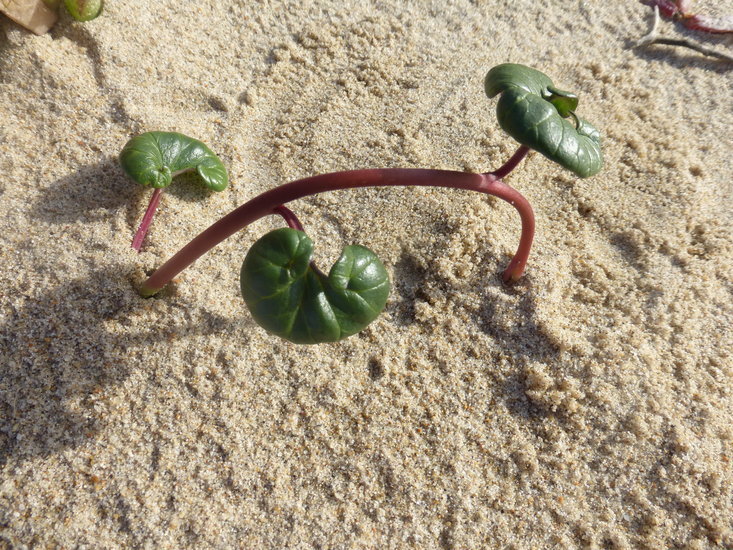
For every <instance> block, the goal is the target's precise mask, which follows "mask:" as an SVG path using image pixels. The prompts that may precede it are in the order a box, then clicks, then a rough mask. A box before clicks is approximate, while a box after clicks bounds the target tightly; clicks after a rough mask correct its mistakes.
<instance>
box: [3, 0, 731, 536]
mask: <svg viewBox="0 0 733 550" xmlns="http://www.w3.org/2000/svg"><path fill="white" fill-rule="evenodd" d="M712 4H713V2H712V1H710V2H707V3H706V2H703V1H700V2H699V3H698V7H699V8H700V9H707V7H706V6H711V5H712ZM717 7H718V9H719V10H720V11H727V12H729V13H733V2H731V1H726V2H723V3H719V4H717ZM710 9H712V8H710ZM650 15H651V11H650V9H649V8H647V7H646V6H643V5H641V4H639V3H638V2H635V1H631V0H628V1H625V2H601V1H596V0H593V1H590V0H588V1H574V0H573V1H565V0H551V1H547V2H537V1H536V0H512V1H509V0H506V1H503V2H489V1H468V0H462V1H456V2H446V1H442V2H441V1H434V2H429V1H425V2H410V3H407V2H400V1H397V0H388V1H383V2H357V1H350V0H349V1H347V2H331V3H327V2H316V1H312V0H308V1H305V2H277V1H260V2H256V1H252V2H244V1H227V2H218V1H214V0H209V1H200V2H180V1H175V0H165V1H159V0H145V1H137V2H133V1H131V0H130V1H112V0H110V1H109V2H108V4H107V7H106V10H105V11H104V12H103V14H102V15H101V16H100V17H99V18H98V19H96V20H94V21H91V22H89V23H85V24H81V23H76V22H74V21H72V20H71V19H70V18H69V17H68V15H62V17H61V18H60V20H59V22H58V23H57V25H56V26H55V27H54V28H53V29H52V30H51V32H50V33H48V34H46V35H43V36H35V35H33V34H31V33H29V32H26V31H25V30H23V29H21V28H20V27H18V26H17V25H16V24H14V23H12V22H10V21H9V20H7V19H5V18H2V20H1V21H0V41H2V42H1V43H0V71H1V74H2V78H1V79H0V115H1V117H0V118H1V120H0V174H1V175H0V224H2V225H1V229H2V231H1V233H0V234H1V237H0V258H1V261H0V288H1V289H2V300H1V301H0V353H1V362H0V468H2V469H1V470H0V547H8V548H151V549H152V548H156V549H157V548H171V549H180V548H196V549H200V548H428V549H430V548H437V549H473V548H516V549H524V548H537V549H542V548H576V547H577V548H579V547H583V548H586V547H588V548H654V549H657V548H691V549H695V548H699V549H702V548H733V519H732V518H733V393H732V390H733V388H732V385H733V364H732V360H731V356H733V329H732V328H731V327H732V326H733V296H732V293H733V238H732V237H733V235H732V233H731V226H732V223H731V222H733V215H732V214H731V204H732V202H731V201H732V200H733V196H732V195H733V183H732V182H733V155H731V128H732V127H733V109H731V103H732V100H731V95H732V93H733V85H732V82H733V72H732V71H731V67H730V65H725V64H723V63H722V62H719V61H716V60H711V59H709V58H706V57H703V56H701V55H699V54H697V53H695V52H693V51H688V50H680V49H675V48H671V47H665V46H655V47H651V48H648V49H638V48H634V47H633V46H634V42H635V41H636V40H637V39H638V38H639V37H641V36H642V35H643V34H645V33H646V32H647V30H648V26H649V22H650ZM661 30H662V32H663V33H664V34H667V35H669V36H678V37H679V36H682V37H687V38H691V39H694V40H700V41H702V42H703V43H706V44H708V45H711V46H713V47H715V48H718V49H720V50H721V51H727V52H729V53H731V52H733V46H732V45H731V44H730V42H726V41H725V40H724V39H722V38H716V37H711V36H705V35H701V34H700V33H692V32H689V31H685V30H684V29H682V28H681V27H679V26H676V25H675V24H674V23H672V22H669V21H665V22H663V24H662V28H661ZM503 62H516V63H524V64H527V65H530V66H533V67H535V68H537V69H540V70H542V71H543V72H546V73H547V74H548V75H550V76H551V77H552V78H553V80H554V81H555V83H556V84H557V85H558V86H559V87H560V88H563V89H569V90H574V91H576V92H578V93H579V94H580V98H581V103H580V107H579V112H580V114H581V116H583V117H585V118H587V119H588V120H590V121H592V122H593V123H594V124H595V125H597V126H598V127H599V128H600V129H601V130H602V132H603V135H604V137H605V141H604V151H605V156H606V165H605V168H604V170H603V171H602V172H601V173H600V174H599V175H597V176H594V177H592V178H589V179H584V180H582V179H579V178H577V177H575V176H574V175H572V174H571V173H570V172H567V171H564V170H563V169H562V168H560V167H559V166H558V165H555V164H553V163H551V162H550V161H548V160H546V159H545V158H544V157H542V156H540V155H539V154H532V155H530V157H529V158H528V159H527V160H525V162H524V163H522V165H521V166H520V167H519V168H518V169H517V170H516V171H515V172H514V173H513V174H512V175H511V176H510V177H509V178H508V180H507V182H508V183H510V184H512V185H514V186H516V187H517V188H518V189H519V190H520V191H521V192H522V193H524V194H525V196H527V198H528V199H529V200H530V201H531V202H532V204H533V206H534V208H535V211H536V214H537V224H538V234H537V237H536V242H535V248H534V250H533V254H532V256H531V258H530V263H529V266H528V271H527V275H526V277H525V278H523V280H522V281H521V282H520V283H519V284H517V285H515V286H514V287H511V288H507V287H505V286H503V285H502V284H501V283H500V281H499V278H498V274H499V273H500V272H501V270H502V269H503V268H504V266H505V265H506V263H507V262H508V260H509V258H510V257H511V254H512V253H513V251H514V249H515V247H516V244H517V239H518V235H519V222H518V217H517V215H516V213H515V211H514V210H513V209H512V208H511V207H510V206H508V205H506V204H505V203H503V202H501V201H498V200H487V199H486V198H485V197H482V196H479V195H477V194H471V193H468V192H463V191H450V190H440V189H428V190H426V189H415V188H408V189H386V188H381V189H364V190H357V191H345V192H338V193H332V194H330V195H321V196H316V197H312V198H309V199H305V200H302V201H298V202H297V203H293V204H292V207H293V208H294V209H295V211H296V212H297V213H298V215H299V216H300V218H301V220H302V221H303V222H304V224H305V226H306V228H307V230H308V232H309V234H310V235H311V237H312V238H313V239H314V241H315V243H316V254H317V257H318V258H319V263H321V264H323V265H330V262H332V261H333V260H334V259H335V258H336V257H337V255H338V253H339V251H340V249H341V248H342V247H343V246H344V245H346V244H351V243H359V244H362V245H365V246H368V247H370V248H371V249H373V250H374V251H376V252H377V253H378V254H379V256H380V257H381V258H382V260H383V261H384V263H385V265H386V266H387V269H388V271H389V273H390V277H391V278H392V280H393V290H392V294H391V296H390V299H389V302H388V305H387V308H386V311H385V312H384V313H383V314H382V315H381V316H380V317H379V318H378V319H377V320H376V321H375V322H374V323H373V324H372V325H370V326H369V327H368V328H367V329H366V330H364V331H363V332H362V333H360V334H358V335H356V336H354V337H352V338H349V339H347V340H345V341H343V342H340V343H337V344H326V345H318V346H295V345H292V344H289V343H287V342H284V341H281V340H278V339H275V338H273V337H271V336H268V334H266V333H265V332H264V331H263V330H262V329H260V328H259V327H258V326H256V325H255V323H254V322H253V321H252V319H251V317H250V316H249V314H248V312H247V311H246V310H245V306H244V304H243V302H242V300H241V297H240V296H239V288H238V274H239V266H240V265H241V262H242V259H243V257H244V254H245V252H246V250H247V249H248V247H249V246H250V245H251V244H252V243H253V242H254V240H255V239H257V238H259V237H260V236H261V235H263V234H264V233H265V232H266V231H268V230H269V229H272V228H274V227H278V226H280V225H281V224H282V222H281V221H280V220H278V219H275V218H274V217H270V218H267V219H265V220H262V221H259V222H257V223H256V224H254V225H253V226H252V227H251V228H250V229H248V230H246V231H243V232H242V233H240V234H237V235H235V236H234V237H232V238H230V239H229V240H227V241H225V242H224V243H223V244H222V245H220V246H219V247H217V248H216V249H215V250H214V251H212V252H211V253H209V254H208V255H206V256H204V257H203V258H202V259H201V260H199V261H198V262H197V263H196V264H195V265H194V266H192V267H190V268H189V269H187V270H186V271H184V272H183V273H182V274H181V275H180V276H179V277H178V278H177V280H176V283H175V284H174V285H172V287H171V288H169V289H168V290H166V292H164V293H163V295H162V296H161V297H160V298H158V299H150V300H143V299H141V298H140V297H138V295H137V293H136V291H135V289H134V284H137V283H139V282H140V281H141V280H142V279H143V278H144V275H145V272H146V271H149V270H151V269H152V268H154V267H156V266H158V265H160V264H161V263H162V262H163V261H164V260H166V259H167V258H168V257H169V256H170V255H171V254H173V253H174V252H175V251H176V250H177V249H178V248H179V247H180V246H182V245H183V244H185V242H187V240H188V239H189V238H190V237H191V236H192V235H194V234H196V233H197V232H198V231H201V230H203V229H204V228H205V227H207V226H208V225H209V224H210V223H212V222H213V221H215V220H216V219H218V218H219V217H220V216H221V215H223V214H225V213H227V212H229V211H230V210H231V209H233V208H234V207H235V206H237V205H239V204H241V203H243V202H244V201H246V200H247V199H249V198H251V197H253V196H254V195H255V194H257V193H260V192H262V191H264V190H266V189H270V188H272V187H274V186H276V185H279V184H281V183H284V182H286V181H289V180H292V179H296V178H299V177H305V176H309V175H313V174H317V173H322V172H329V171H335V170H346V169H356V168H368V167H427V168H442V169H455V170H465V171H476V172H478V171H487V170H490V169H493V168H496V167H498V166H499V165H500V164H501V163H502V162H503V161H504V160H506V159H507V158H508V157H509V155H511V153H512V152H513V151H514V149H515V147H516V144H515V143H514V142H513V140H512V139H511V138H509V137H508V136H506V135H505V134H504V133H503V132H502V131H501V129H500V128H499V126H498V124H497V122H496V117H495V112H494V109H495V101H492V100H489V99H487V98H486V97H485V95H484V92H483V87H482V81H483V77H484V75H485V73H486V71H487V70H488V69H489V68H491V67H492V66H494V65H496V64H499V63H503ZM148 130H172V131H179V132H183V133H185V134H188V135H190V136H193V137H196V138H199V139H201V140H203V141H205V142H206V143H207V144H209V145H210V147H211V148H212V149H213V150H214V151H216V152H217V153H218V154H219V155H220V156H221V158H222V160H223V161H224V162H225V164H226V165H227V166H228V168H229V170H230V176H231V180H232V184H231V186H230V187H229V188H228V189H226V190H225V191H224V192H221V193H214V194H207V193H205V192H202V191H201V190H200V189H199V187H198V186H197V185H196V184H195V182H194V181H192V180H191V179H190V178H189V179H185V178H184V181H182V182H179V183H174V185H173V186H171V187H170V188H169V190H167V191H166V193H165V194H164V197H163V201H162V206H161V209H160V211H159V213H158V215H157V217H156V219H155V222H154V223H153V228H152V230H151V232H150V234H149V235H148V239H147V241H146V244H145V246H144V248H143V251H142V253H141V254H139V255H138V254H136V253H134V252H133V251H132V250H131V248H130V240H131V238H132V234H133V232H134V230H135V228H136V225H137V223H138V222H139V220H140V218H141V216H142V214H143V211H144V209H145V206H146V203H147V200H148V198H149V196H150V191H149V190H147V189H143V188H142V187H139V186H137V185H136V184H134V183H133V182H131V181H130V180H128V179H127V178H126V176H125V175H124V174H123V173H122V171H121V169H120V168H119V166H118V163H117V154H118V153H119V151H120V149H121V148H122V146H123V145H124V144H125V142H126V141H127V140H128V139H129V138H130V137H131V136H133V135H135V134H137V133H140V132H143V131H148Z"/></svg>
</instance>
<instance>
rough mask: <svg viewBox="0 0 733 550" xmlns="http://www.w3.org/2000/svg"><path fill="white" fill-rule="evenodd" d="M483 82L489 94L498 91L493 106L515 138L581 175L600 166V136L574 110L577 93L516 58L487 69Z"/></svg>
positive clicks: (592, 172)
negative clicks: (559, 85)
mask: <svg viewBox="0 0 733 550" xmlns="http://www.w3.org/2000/svg"><path fill="white" fill-rule="evenodd" d="M484 87H485V90H486V95H488V96H489V97H494V96H496V95H497V94H501V97H500V98H499V102H498V104H497V106H496V116H497V119H498V120H499V125H500V126H501V127H502V129H504V131H505V132H507V133H508V134H509V135H510V136H512V137H513V138H514V139H516V140H517V141H518V142H519V143H521V144H522V145H526V146H527V147H530V148H532V149H534V150H535V151H538V152H539V153H542V154H543V155H545V156H546V157H547V158H549V159H550V160H553V161H555V162H557V163H558V164H560V165H561V166H563V167H565V168H567V169H568V170H571V171H573V172H575V173H576V174H577V175H579V176H580V177H583V178H585V177H588V176H592V175H594V174H596V173H598V172H599V171H600V169H601V167H602V166H603V155H602V153H601V136H600V133H599V132H598V130H596V129H595V128H594V127H593V126H592V125H591V124H590V123H589V122H587V121H585V120H583V119H581V118H578V117H577V116H576V115H575V112H574V111H575V109H576V107H577V105H578V98H577V96H575V95H574V94H572V93H570V92H564V91H562V90H559V89H557V88H555V86H554V85H553V83H552V80H550V79H549V78H548V77H547V76H545V75H544V74H543V73H541V72H539V71H536V70H535V69H531V68H529V67H525V66H524V65H518V64H515V63H504V64H503V65H497V66H496V67H494V68H493V69H491V70H490V71H489V72H488V74H487V75H486V79H485V81H484ZM567 117H570V118H571V119H572V120H573V122H574V123H575V124H573V122H570V121H569V120H567Z"/></svg>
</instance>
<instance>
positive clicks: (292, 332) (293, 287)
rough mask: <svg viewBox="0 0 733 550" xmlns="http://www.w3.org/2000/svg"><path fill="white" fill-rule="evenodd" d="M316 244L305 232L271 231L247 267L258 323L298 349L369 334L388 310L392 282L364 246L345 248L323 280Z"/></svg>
mask: <svg viewBox="0 0 733 550" xmlns="http://www.w3.org/2000/svg"><path fill="white" fill-rule="evenodd" d="M312 254H313V241H311V240H310V238H308V236H307V235H306V234H305V233H303V232H302V231H298V230H296V229H290V228H287V227H285V228H282V229H276V230H274V231H271V232H270V233H268V234H267V235H265V236H264V237H262V238H261V239H259V240H258V241H257V242H255V244H254V245H252V248H250V250H249V252H248V253H247V256H246V257H245V259H244V263H243V264H242V271H241V274H240V286H241V289H242V296H243V297H244V301H245V303H246V304H247V307H248V308H249V310H250V312H251V313H252V317H254V319H255V321H257V323H258V324H259V325H260V326H261V327H262V328H264V329H265V330H267V331H268V332H271V333H273V334H275V335H277V336H280V337H282V338H285V339H286V340H289V341H291V342H294V343H296V344H318V343H321V342H335V341H337V340H341V339H343V338H346V337H347V336H351V335H352V334H355V333H357V332H359V331H360V330H362V329H364V327H366V326H367V325H368V324H369V323H371V322H372V321H373V320H374V319H376V317H377V316H378V315H379V314H380V313H381V311H382V310H383V309H384V306H385V304H386V303H387V297H388V296H389V288H390V284H389V277H388V275H387V270H386V269H385V268H384V265H382V262H380V261H379V258H377V256H376V255H375V254H374V252H372V251H371V250H369V249H368V248H365V247H363V246H358V245H352V246H347V247H346V248H344V250H343V252H342V253H341V257H340V258H339V259H338V260H337V261H336V263H335V264H334V265H333V267H332V268H331V271H330V273H329V274H328V276H326V275H324V274H323V273H321V272H320V271H318V269H316V268H314V266H313V265H312V263H311V256H312Z"/></svg>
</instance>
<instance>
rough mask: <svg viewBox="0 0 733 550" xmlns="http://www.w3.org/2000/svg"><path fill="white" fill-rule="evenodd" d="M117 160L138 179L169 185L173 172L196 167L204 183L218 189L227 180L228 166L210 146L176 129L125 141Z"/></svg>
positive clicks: (154, 184)
mask: <svg viewBox="0 0 733 550" xmlns="http://www.w3.org/2000/svg"><path fill="white" fill-rule="evenodd" d="M120 164H121V165H122V168H123V169H124V170H125V172H127V174H128V175H129V176H130V177H131V178H132V179H133V180H135V181H136V182H137V183H139V184H141V185H145V186H150V187H154V188H163V187H168V186H169V185H170V183H171V181H172V180H173V176H175V175H177V174H180V173H182V172H187V171H189V170H196V172H197V173H198V175H199V177H200V178H201V180H202V181H203V182H204V184H205V185H206V186H207V187H208V188H209V189H212V190H213V191H221V190H222V189H224V188H225V187H226V186H227V184H228V183H229V178H228V176H227V170H226V168H225V167H224V164H223V163H222V162H221V160H219V157H217V156H216V155H215V154H214V153H213V152H212V151H211V149H209V148H208V147H207V146H206V145H204V144H203V143H202V142H200V141H199V140H197V139H193V138H190V137H188V136H184V135H183V134H179V133H177V132H146V133H144V134H140V135H139V136H135V137H134V138H132V139H131V140H130V141H128V142H127V144H126V145H125V147H124V148H123V149H122V152H121V153H120Z"/></svg>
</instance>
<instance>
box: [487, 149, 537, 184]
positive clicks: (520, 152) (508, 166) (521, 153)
mask: <svg viewBox="0 0 733 550" xmlns="http://www.w3.org/2000/svg"><path fill="white" fill-rule="evenodd" d="M530 151H531V149H530V148H529V147H527V146H526V145H522V146H520V147H519V149H517V150H516V152H515V153H514V154H513V155H512V158H510V159H509V160H508V161H506V162H505V163H504V164H503V165H502V166H500V167H499V169H498V170H494V171H493V172H487V173H488V174H491V175H492V176H494V177H495V178H499V179H501V178H505V177H507V175H509V172H511V171H512V170H514V169H515V168H516V167H517V166H518V165H519V163H520V162H522V161H523V160H524V157H526V156H527V153H529V152H530Z"/></svg>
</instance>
